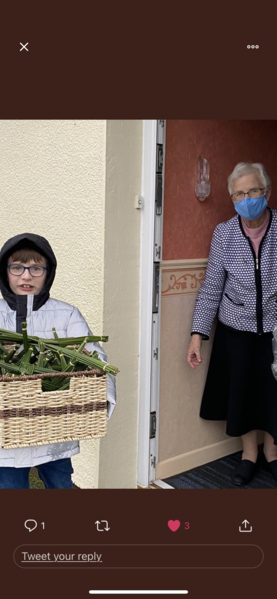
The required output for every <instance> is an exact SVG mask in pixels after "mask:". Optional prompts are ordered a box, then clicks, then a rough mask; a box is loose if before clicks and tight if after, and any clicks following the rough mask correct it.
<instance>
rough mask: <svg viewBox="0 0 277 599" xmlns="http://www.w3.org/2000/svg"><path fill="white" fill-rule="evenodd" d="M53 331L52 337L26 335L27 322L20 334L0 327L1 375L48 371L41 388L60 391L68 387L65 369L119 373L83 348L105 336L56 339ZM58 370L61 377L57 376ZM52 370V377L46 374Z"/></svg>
mask: <svg viewBox="0 0 277 599" xmlns="http://www.w3.org/2000/svg"><path fill="white" fill-rule="evenodd" d="M52 330H53V336H54V339H44V338H40V337H34V336H28V333H27V323H26V322H24V323H22V334H20V333H14V332H13V331H7V330H5V329H0V369H1V374H2V376H7V377H15V376H28V375H29V376H30V375H36V374H47V375H48V378H47V379H43V380H42V390H43V391H57V390H59V391H61V390H64V389H68V388H69V382H70V377H65V376H64V373H67V372H68V373H74V372H80V371H82V372H83V371H86V370H91V369H97V370H98V371H102V372H103V373H107V375H111V374H112V375H115V374H117V373H118V372H119V369H118V368H117V367H116V366H112V365H111V364H107V363H106V362H103V361H102V360H100V359H99V356H98V353H97V351H94V352H93V353H92V352H91V353H89V352H88V351H87V350H86V349H85V345H86V344H87V343H91V342H97V341H107V340H108V337H107V336H102V337H101V336H94V335H88V336H87V337H72V338H59V337H58V335H57V333H56V330H55V329H54V328H53V329H52ZM5 344H6V346H5ZM7 346H13V347H12V348H11V347H9V348H8V347H7ZM59 372H60V373H61V374H62V376H58V373H59ZM51 373H53V375H54V376H53V377H49V374H51ZM70 376H72V374H71V375H70Z"/></svg>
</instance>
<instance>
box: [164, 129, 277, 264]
mask: <svg viewBox="0 0 277 599" xmlns="http://www.w3.org/2000/svg"><path fill="white" fill-rule="evenodd" d="M199 155H200V156H202V157H204V158H206V159H207V160H208V162H209V163H210V181H211V193H210V195H209V197H208V198H206V200H205V201H204V202H200V201H199V200H198V198H197V197H196V195H195V182H196V169H197V160H198V156H199ZM238 162H261V163H262V164H263V165H264V167H265V169H266V171H267V172H268V174H269V176H270V178H271V180H272V187H273V189H272V195H271V198H270V204H269V205H270V206H271V207H273V208H277V121H269V120H268V121H266V120H265V121H250V120H249V121H246V120H243V121H231V120H230V121H227V120H226V121H223V120H219V121H216V120H203V121H200V120H195V121H193V120H179V121H177V120H168V121H167V122H166V153H165V190H164V230H163V260H176V259H184V258H205V257H207V256H208V253H209V247H210V242H211V238H212V234H213V230H214V228H215V226H216V225H217V224H218V223H220V222H222V221H225V220H228V219H229V218H232V216H234V215H235V214H236V212H235V210H234V207H233V204H232V201H231V199H230V196H229V194H228V189H227V177H228V176H229V175H230V173H231V172H232V170H233V169H234V167H235V165H236V164H237V163H238Z"/></svg>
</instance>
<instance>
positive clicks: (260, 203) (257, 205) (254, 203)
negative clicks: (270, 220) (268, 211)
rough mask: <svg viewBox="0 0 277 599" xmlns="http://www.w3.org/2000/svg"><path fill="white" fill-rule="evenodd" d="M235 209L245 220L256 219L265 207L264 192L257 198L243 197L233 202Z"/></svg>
mask: <svg viewBox="0 0 277 599" xmlns="http://www.w3.org/2000/svg"><path fill="white" fill-rule="evenodd" d="M234 206H235V210H236V211H237V213H238V214H240V216H242V218H245V220H256V218H259V216H261V214H262V213H263V211H264V209H265V208H266V207H267V201H266V197H265V194H263V195H262V196H259V197H258V198H249V197H247V196H246V197H245V198H244V200H241V202H235V204H234Z"/></svg>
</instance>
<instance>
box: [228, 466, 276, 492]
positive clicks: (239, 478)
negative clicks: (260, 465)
mask: <svg viewBox="0 0 277 599" xmlns="http://www.w3.org/2000/svg"><path fill="white" fill-rule="evenodd" d="M276 462H277V460H276ZM255 470H256V463H255V462H251V460H241V461H240V463H239V465H238V467H237V468H236V470H235V472H234V473H233V474H232V476H231V480H232V482H233V483H234V485H238V486H240V487H242V486H243V485H248V483H250V481H251V480H252V478H253V476H254V474H255ZM276 473H277V470H276Z"/></svg>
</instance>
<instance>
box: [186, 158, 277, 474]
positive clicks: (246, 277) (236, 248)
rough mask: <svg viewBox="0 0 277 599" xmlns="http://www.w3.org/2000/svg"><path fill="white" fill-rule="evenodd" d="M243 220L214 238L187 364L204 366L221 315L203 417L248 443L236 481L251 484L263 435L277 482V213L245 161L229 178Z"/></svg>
mask: <svg viewBox="0 0 277 599" xmlns="http://www.w3.org/2000/svg"><path fill="white" fill-rule="evenodd" d="M228 189H229V193H230V196H231V199H232V201H233V204H234V208H235V210H236V212H237V215H236V216H234V217H233V218H231V219H230V220H228V221H226V222H224V223H221V224H219V225H218V226H217V227H216V228H215V231H214V234H213V238H212V243H211V249H210V255H209V260H208V265H207V271H206V276H205V280H204V282H203V284H202V286H201V288H200V290H199V293H198V295H197V300H196V305H195V310H194V316H193V325H192V333H191V334H192V338H191V343H190V347H189V350H188V356H187V360H188V363H189V365H190V366H191V367H192V368H196V366H199V365H200V364H201V362H202V357H201V345H202V339H208V338H209V335H210V331H211V327H212V323H213V321H214V318H215V316H216V314H218V323H217V328H216V332H215V337H214V343H213V349H212V354H211V360H210V365H209V370H208V375H207V380H206V385H205V389H204V394H203V398H202V404H201V409H200V416H201V418H204V419H206V420H227V427H226V433H227V435H229V436H231V437H242V443H243V453H242V458H241V461H240V463H239V465H238V467H237V469H236V470H235V471H234V472H233V474H232V477H231V478H232V482H233V483H234V484H236V485H246V484H248V483H249V482H250V481H251V479H252V478H253V476H254V474H255V470H256V461H257V457H258V447H257V431H258V430H262V431H264V433H265V435H264V455H265V458H266V460H267V462H268V466H269V469H270V471H271V473H272V475H273V477H274V479H275V480H276V481H277V381H276V380H275V379H274V377H273V374H272V371H271V364H272V362H273V353H272V331H273V329H274V327H275V326H276V323H277V210H273V209H270V208H268V205H267V204H268V201H269V198H270V193H271V181H270V179H269V177H268V175H267V173H266V172H265V169H264V167H263V166H262V164H250V163H243V162H240V163H239V164H237V166H236V167H235V168H234V170H233V172H232V174H231V175H230V177H229V178H228Z"/></svg>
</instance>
